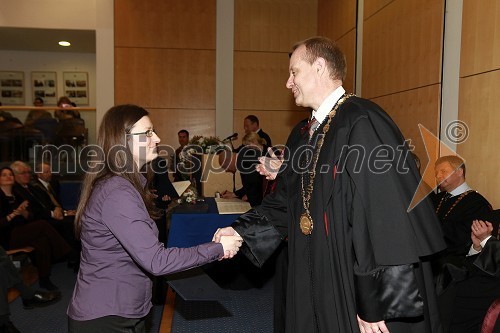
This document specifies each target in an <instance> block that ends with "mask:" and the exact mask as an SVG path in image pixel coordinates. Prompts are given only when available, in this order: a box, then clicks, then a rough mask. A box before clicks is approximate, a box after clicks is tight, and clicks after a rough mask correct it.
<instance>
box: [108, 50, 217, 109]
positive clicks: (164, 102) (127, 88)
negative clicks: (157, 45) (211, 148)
mask: <svg viewBox="0 0 500 333" xmlns="http://www.w3.org/2000/svg"><path fill="white" fill-rule="evenodd" d="M115 101H116V103H137V104H140V105H142V106H144V107H159V108H189V109H215V51H211V50H167V49H137V48H115Z"/></svg>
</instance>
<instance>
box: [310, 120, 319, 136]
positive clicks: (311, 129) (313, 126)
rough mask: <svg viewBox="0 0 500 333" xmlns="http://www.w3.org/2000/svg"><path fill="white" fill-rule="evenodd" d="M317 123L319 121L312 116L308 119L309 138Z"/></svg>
mask: <svg viewBox="0 0 500 333" xmlns="http://www.w3.org/2000/svg"><path fill="white" fill-rule="evenodd" d="M318 125H319V122H318V121H317V120H316V118H314V117H312V119H311V120H310V121H309V138H310V137H312V135H313V133H314V131H315V130H316V128H317V127H318Z"/></svg>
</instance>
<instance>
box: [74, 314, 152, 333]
mask: <svg viewBox="0 0 500 333" xmlns="http://www.w3.org/2000/svg"><path fill="white" fill-rule="evenodd" d="M68 332H69V333H146V320H145V319H144V318H124V317H120V316H105V317H101V318H96V319H92V320H84V321H80V320H73V319H71V318H68Z"/></svg>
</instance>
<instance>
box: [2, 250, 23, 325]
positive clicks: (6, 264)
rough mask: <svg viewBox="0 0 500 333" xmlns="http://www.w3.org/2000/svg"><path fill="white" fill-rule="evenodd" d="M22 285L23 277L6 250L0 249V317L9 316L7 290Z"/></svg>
mask: <svg viewBox="0 0 500 333" xmlns="http://www.w3.org/2000/svg"><path fill="white" fill-rule="evenodd" d="M19 283H21V276H20V275H19V272H18V271H17V269H16V267H14V265H13V264H12V262H11V261H10V258H9V257H8V256H7V254H6V253H5V250H4V249H3V248H2V247H0V316H1V315H7V314H9V302H8V300H7V289H9V288H10V287H13V286H15V285H17V284H19Z"/></svg>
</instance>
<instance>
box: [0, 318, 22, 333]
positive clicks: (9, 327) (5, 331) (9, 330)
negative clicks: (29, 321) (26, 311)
mask: <svg viewBox="0 0 500 333" xmlns="http://www.w3.org/2000/svg"><path fill="white" fill-rule="evenodd" d="M0 333H21V331H19V330H18V329H17V328H16V326H14V324H12V322H11V321H10V320H9V321H8V322H6V323H5V325H3V326H0Z"/></svg>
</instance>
